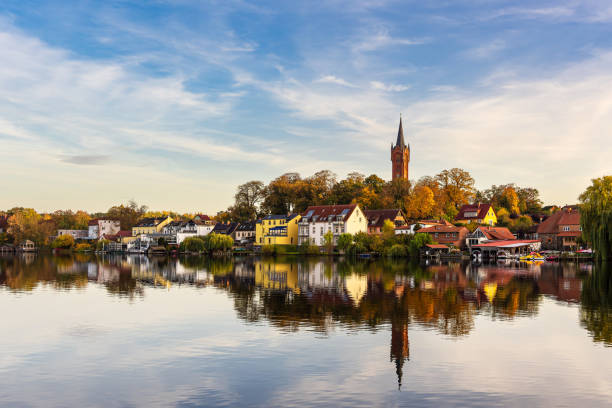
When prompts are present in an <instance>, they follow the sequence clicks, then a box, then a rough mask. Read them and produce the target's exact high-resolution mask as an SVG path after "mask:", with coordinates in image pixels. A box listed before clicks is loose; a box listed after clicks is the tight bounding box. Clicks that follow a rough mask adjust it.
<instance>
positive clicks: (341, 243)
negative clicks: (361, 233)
mask: <svg viewBox="0 0 612 408" xmlns="http://www.w3.org/2000/svg"><path fill="white" fill-rule="evenodd" d="M352 244H353V236H352V235H351V234H348V233H346V232H345V233H344V234H340V236H339V237H338V250H339V251H341V252H346V251H347V250H348V249H349V247H350V246H351V245H352Z"/></svg>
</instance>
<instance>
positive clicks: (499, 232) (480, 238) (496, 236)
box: [465, 226, 516, 248]
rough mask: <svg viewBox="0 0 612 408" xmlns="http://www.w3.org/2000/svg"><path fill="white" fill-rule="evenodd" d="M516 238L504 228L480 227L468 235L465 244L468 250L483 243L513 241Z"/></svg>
mask: <svg viewBox="0 0 612 408" xmlns="http://www.w3.org/2000/svg"><path fill="white" fill-rule="evenodd" d="M514 239H516V237H515V236H514V234H512V232H510V230H509V229H508V228H506V227H490V226H481V227H478V228H476V229H475V230H474V232H472V233H470V234H468V236H467V238H466V240H465V242H466V244H467V246H468V248H471V247H472V246H474V245H479V244H483V243H485V242H492V241H503V240H514Z"/></svg>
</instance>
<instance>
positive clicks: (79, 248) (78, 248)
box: [74, 242, 91, 252]
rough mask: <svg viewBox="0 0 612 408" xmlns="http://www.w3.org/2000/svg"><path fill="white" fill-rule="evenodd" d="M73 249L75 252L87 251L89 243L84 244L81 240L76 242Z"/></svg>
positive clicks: (89, 249)
mask: <svg viewBox="0 0 612 408" xmlns="http://www.w3.org/2000/svg"><path fill="white" fill-rule="evenodd" d="M74 250H75V251H77V252H87V251H91V245H89V244H86V243H85V242H81V243H80V244H77V245H76V247H75V248H74Z"/></svg>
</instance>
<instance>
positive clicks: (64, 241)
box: [51, 235, 74, 249]
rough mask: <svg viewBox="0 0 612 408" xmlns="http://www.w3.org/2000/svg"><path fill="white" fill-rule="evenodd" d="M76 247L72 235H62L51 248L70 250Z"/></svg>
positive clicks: (54, 241)
mask: <svg viewBox="0 0 612 408" xmlns="http://www.w3.org/2000/svg"><path fill="white" fill-rule="evenodd" d="M73 246H74V237H73V236H72V235H60V236H59V237H57V238H55V239H54V240H53V242H52V243H51V248H58V249H70V248H72V247H73Z"/></svg>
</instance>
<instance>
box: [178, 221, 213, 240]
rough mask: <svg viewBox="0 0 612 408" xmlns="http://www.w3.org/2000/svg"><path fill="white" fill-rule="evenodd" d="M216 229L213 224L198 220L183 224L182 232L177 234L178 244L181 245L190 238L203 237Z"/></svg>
mask: <svg viewBox="0 0 612 408" xmlns="http://www.w3.org/2000/svg"><path fill="white" fill-rule="evenodd" d="M214 228H215V225H214V224H212V223H207V222H205V221H199V220H198V219H193V220H190V221H187V222H186V223H185V224H183V228H182V229H181V231H180V232H177V233H176V243H177V244H178V245H180V244H181V242H183V241H184V240H185V238H189V237H203V236H206V235H208V234H210V233H211V232H212V230H213V229H214Z"/></svg>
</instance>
